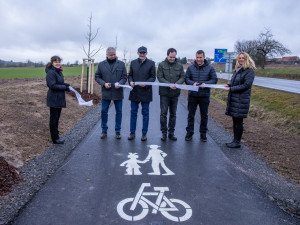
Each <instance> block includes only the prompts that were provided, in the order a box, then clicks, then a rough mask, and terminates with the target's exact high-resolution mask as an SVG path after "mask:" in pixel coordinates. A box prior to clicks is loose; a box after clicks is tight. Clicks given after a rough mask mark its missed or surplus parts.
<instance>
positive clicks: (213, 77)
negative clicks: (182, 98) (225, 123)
mask: <svg viewBox="0 0 300 225" xmlns="http://www.w3.org/2000/svg"><path fill="white" fill-rule="evenodd" d="M217 81H218V78H217V74H216V71H215V69H214V68H213V67H212V65H210V64H209V62H208V61H207V60H206V59H205V53H204V51H202V50H199V51H197V52H196V60H195V62H194V63H193V64H192V65H190V66H189V67H188V69H187V71H186V78H185V82H186V84H188V85H194V86H199V85H203V84H216V83H217ZM209 97H210V89H209V88H202V87H199V90H198V92H195V91H189V96H188V110H189V114H188V125H187V127H186V131H187V133H186V136H185V140H186V141H190V140H192V137H193V134H194V120H195V113H196V110H197V106H198V105H199V107H200V115H201V123H200V129H199V131H200V139H201V141H203V142H206V141H207V137H206V132H207V121H208V106H209Z"/></svg>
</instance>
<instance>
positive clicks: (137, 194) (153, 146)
mask: <svg viewBox="0 0 300 225" xmlns="http://www.w3.org/2000/svg"><path fill="white" fill-rule="evenodd" d="M128 94H129V91H128V89H126V90H125V99H124V101H123V122H122V131H121V134H122V138H121V139H120V140H116V139H115V137H114V135H115V134H114V117H115V109H114V105H112V107H111V108H110V110H109V122H108V126H109V130H108V137H107V138H106V139H104V140H102V139H100V138H99V137H100V134H101V127H100V122H99V123H98V124H97V125H96V126H95V127H94V128H93V130H92V131H91V132H90V133H89V134H88V135H87V136H86V138H85V139H84V140H83V141H82V143H81V144H80V145H79V146H78V147H77V148H76V149H75V150H74V151H73V153H72V154H71V155H70V156H69V158H68V159H67V160H66V162H65V163H64V164H63V166H62V167H61V168H59V169H58V170H57V172H56V173H55V174H54V175H53V176H52V177H51V178H50V179H49V180H48V182H47V183H46V184H45V186H44V188H43V189H41V190H40V191H39V192H38V193H37V194H36V196H35V197H34V198H33V200H32V201H31V202H30V203H29V204H28V205H27V206H26V208H25V209H24V210H23V211H22V212H21V213H20V215H19V216H18V218H17V219H16V221H15V223H14V224H20V225H34V224H37V225H40V224H43V225H46V224H49V225H50V224H56V225H59V224H61V225H68V224H72V225H77V224H78V225H89V224H91V225H95V224H96V225H98V224H99V225H100V224H101V225H102V224H105V225H107V224H112V225H113V224H116V225H123V224H125V225H126V224H139V225H142V224H151V225H162V224H179V223H180V224H192V225H198V224H213V225H218V224H222V225H226V224H230V225H235V224H237V225H243V224H247V225H251V224H253V225H257V224H264V225H268V224H270V225H276V224H278V225H279V224H280V225H283V224H297V221H296V220H294V219H293V218H292V217H290V216H289V215H288V214H286V213H285V212H283V211H282V210H281V209H279V208H278V207H277V206H276V205H275V203H274V202H272V201H270V200H269V199H268V197H267V196H266V195H265V194H264V193H263V192H262V191H260V190H259V189H258V188H256V186H254V184H252V183H251V182H250V180H249V179H248V177H247V176H245V175H244V174H242V173H241V171H239V170H238V169H237V168H235V167H234V165H233V164H232V163H231V162H230V160H229V159H228V158H227V157H226V156H225V155H224V154H223V152H222V151H221V149H220V148H219V147H218V146H217V144H216V143H215V142H214V141H213V140H212V138H211V137H210V136H209V135H208V141H207V142H206V143H203V142H201V141H200V135H199V132H198V129H199V123H198V122H195V131H197V132H195V135H194V136H193V139H192V140H191V141H189V142H186V141H185V140H184V137H185V133H186V132H185V127H186V124H187V114H188V111H187V109H186V103H187V99H186V98H185V97H184V96H183V95H181V96H180V99H179V103H178V111H177V124H176V135H177V137H178V140H177V141H172V140H169V139H168V140H167V141H166V142H163V141H161V140H160V137H161V133H160V122H159V118H160V116H159V114H160V106H159V96H158V88H156V87H154V88H153V97H154V101H153V102H152V103H150V124H149V131H148V135H147V136H148V140H147V141H144V142H143V141H141V140H140V139H141V130H142V116H141V112H140V110H141V109H139V114H138V122H137V132H136V138H135V140H132V141H129V140H127V137H128V135H129V123H130V101H129V100H128ZM99 113H100V112H99ZM197 113H199V111H197ZM224 116H225V115H224ZM233 151H241V150H233Z"/></svg>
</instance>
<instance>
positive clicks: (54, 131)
mask: <svg viewBox="0 0 300 225" xmlns="http://www.w3.org/2000/svg"><path fill="white" fill-rule="evenodd" d="M60 113H61V108H52V107H50V121H49V127H50V134H51V139H52V141H53V142H54V141H56V140H57V139H59V134H58V121H59V117H60Z"/></svg>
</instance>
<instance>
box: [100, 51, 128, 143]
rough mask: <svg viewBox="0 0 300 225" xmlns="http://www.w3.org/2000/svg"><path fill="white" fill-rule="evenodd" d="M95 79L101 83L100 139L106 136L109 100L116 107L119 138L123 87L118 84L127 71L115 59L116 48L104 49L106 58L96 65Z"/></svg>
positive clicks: (117, 136)
mask: <svg viewBox="0 0 300 225" xmlns="http://www.w3.org/2000/svg"><path fill="white" fill-rule="evenodd" d="M95 80H96V81H97V83H98V84H100V85H101V87H102V89H101V92H102V101H101V128H102V134H101V139H104V138H106V136H107V130H108V126H107V120H108V109H109V105H110V102H111V101H114V105H115V109H116V119H115V132H116V139H120V138H121V133H120V132H121V123H122V104H123V98H124V96H123V88H122V87H119V86H118V85H119V84H125V83H126V80H127V71H126V67H125V64H124V63H123V62H122V61H120V60H117V58H116V49H115V48H113V47H109V48H107V50H106V60H104V61H102V62H101V63H99V65H98V69H97V71H96V73H95Z"/></svg>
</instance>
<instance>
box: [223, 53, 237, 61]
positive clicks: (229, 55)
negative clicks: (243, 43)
mask: <svg viewBox="0 0 300 225" xmlns="http://www.w3.org/2000/svg"><path fill="white" fill-rule="evenodd" d="M236 56H237V53H236V52H225V53H224V54H223V58H224V59H228V60H231V61H232V60H233V59H235V57H236Z"/></svg>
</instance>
